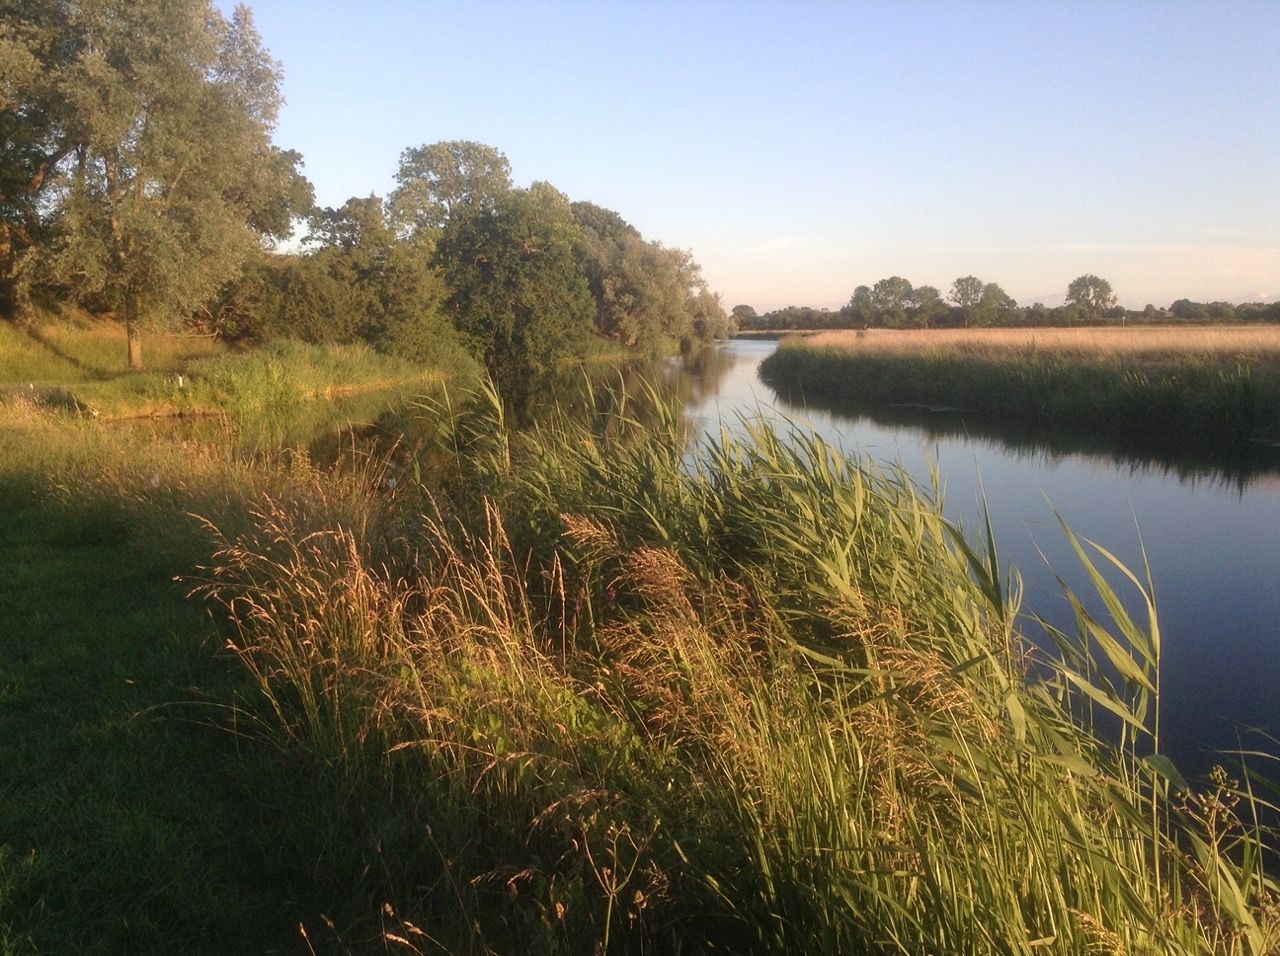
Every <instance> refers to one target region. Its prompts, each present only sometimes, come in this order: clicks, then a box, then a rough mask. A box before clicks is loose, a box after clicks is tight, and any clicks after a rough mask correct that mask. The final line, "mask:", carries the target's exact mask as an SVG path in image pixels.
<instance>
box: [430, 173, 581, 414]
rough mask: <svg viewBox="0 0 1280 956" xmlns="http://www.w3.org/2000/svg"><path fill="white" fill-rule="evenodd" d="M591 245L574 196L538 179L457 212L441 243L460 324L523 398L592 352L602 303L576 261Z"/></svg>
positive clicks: (502, 380)
mask: <svg viewBox="0 0 1280 956" xmlns="http://www.w3.org/2000/svg"><path fill="white" fill-rule="evenodd" d="M581 240H582V233H581V229H580V228H579V226H578V223H577V221H576V220H575V219H574V216H573V211H572V209H571V208H570V206H569V201H568V199H566V198H565V196H564V195H563V194H562V193H560V192H559V191H558V190H556V189H555V188H554V187H552V186H550V185H548V184H547V183H534V184H533V185H532V186H530V187H529V188H528V189H513V190H509V191H507V192H504V193H502V194H500V195H498V196H496V197H493V199H492V200H488V199H486V200H485V201H483V202H477V203H474V204H464V205H463V206H462V207H460V208H457V209H454V210H451V213H450V216H449V222H448V225H447V226H446V228H445V230H444V233H443V234H442V235H441V237H440V241H439V243H438V244H437V246H436V251H435V263H436V265H437V266H438V268H439V269H440V271H441V274H442V275H443V276H444V280H445V285H446V287H447V288H448V290H449V297H448V300H447V303H446V305H447V308H448V310H449V313H450V315H451V317H452V319H453V322H454V325H455V326H456V327H457V328H458V330H459V331H461V332H462V334H463V336H464V337H465V338H466V340H467V341H468V344H469V345H470V346H471V350H472V352H473V354H475V355H476V356H478V357H479V358H480V359H481V361H482V362H483V363H484V365H485V367H486V368H487V369H488V371H489V373H490V374H491V375H492V376H493V377H494V379H495V381H497V383H498V384H499V386H501V387H502V388H503V389H504V390H505V391H506V392H507V395H508V397H509V398H511V399H513V400H514V401H516V402H520V401H522V400H523V399H524V398H525V397H527V396H526V395H525V394H523V393H524V392H525V391H527V389H528V388H529V387H530V386H531V383H532V382H533V381H534V380H536V379H538V378H539V377H540V376H542V375H543V374H545V373H547V372H550V371H551V370H553V369H554V368H555V366H556V365H557V364H558V362H559V361H560V360H561V359H564V358H566V357H572V356H580V355H581V354H583V349H584V346H585V343H586V340H587V338H588V336H589V335H590V331H591V323H592V316H593V313H594V306H593V301H592V298H591V293H590V291H589V290H588V288H587V282H586V279H585V277H584V276H583V274H582V272H581V270H580V269H579V268H578V263H577V260H576V257H575V248H576V247H577V245H578V244H579V243H580V242H581Z"/></svg>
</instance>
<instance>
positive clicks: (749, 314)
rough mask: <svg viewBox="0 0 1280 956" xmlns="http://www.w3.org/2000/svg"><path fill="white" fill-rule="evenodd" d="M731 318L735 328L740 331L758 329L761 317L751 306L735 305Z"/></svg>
mask: <svg viewBox="0 0 1280 956" xmlns="http://www.w3.org/2000/svg"><path fill="white" fill-rule="evenodd" d="M729 318H730V319H731V320H732V321H733V323H734V326H735V327H737V328H739V329H753V328H755V327H756V323H757V322H758V321H759V319H760V316H759V314H758V313H757V312H756V310H755V309H754V308H752V307H751V306H749V305H735V306H734V307H733V308H732V309H731V310H730V312H729Z"/></svg>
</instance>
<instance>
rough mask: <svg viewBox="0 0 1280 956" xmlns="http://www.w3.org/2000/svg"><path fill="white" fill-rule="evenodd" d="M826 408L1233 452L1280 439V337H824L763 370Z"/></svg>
mask: <svg viewBox="0 0 1280 956" xmlns="http://www.w3.org/2000/svg"><path fill="white" fill-rule="evenodd" d="M761 375H762V377H764V379H765V380H766V381H767V382H768V383H769V384H770V385H773V386H774V387H776V388H779V389H780V390H782V391H784V392H786V393H790V394H801V395H804V396H806V397H809V398H812V399H816V400H818V401H821V402H824V403H826V404H836V405H840V404H847V405H850V406H853V407H856V406H857V405H859V404H862V405H882V406H883V405H925V406H936V407H944V408H948V409H951V410H960V411H964V412H974V413H978V414H982V415H986V416H990V417H992V418H995V419H1003V420H1008V421H1015V422H1020V423H1025V424H1032V425H1036V426H1043V427H1047V428H1048V427H1052V428H1057V429H1061V430H1064V431H1071V430H1073V429H1075V430H1084V431H1090V432H1096V431H1104V432H1107V433H1110V434H1115V435H1118V436H1128V437H1133V438H1137V439H1144V438H1153V437H1155V438H1160V439H1163V440H1166V441H1176V442H1184V443H1191V444H1196V445H1207V446H1212V445H1215V444H1216V445H1218V446H1220V447H1230V446H1232V445H1239V444H1241V443H1244V442H1263V443H1266V442H1280V329H1273V328H1253V327H1242V328H1236V327H1230V328H1227V327H1221V328H1199V327H1197V328H1186V329H1177V328H1159V327H1156V328H1121V329H971V330H950V331H941V330H940V331H910V332H907V331H884V330H873V331H868V332H865V333H857V332H839V333H824V334H822V335H816V336H813V337H811V338H808V339H806V340H804V341H788V342H784V343H783V344H782V346H781V347H780V348H779V349H778V351H777V352H776V353H775V354H774V355H772V356H770V357H769V358H768V359H766V360H765V362H764V363H763V364H762V366H761Z"/></svg>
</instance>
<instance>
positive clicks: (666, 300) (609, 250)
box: [572, 202, 730, 355]
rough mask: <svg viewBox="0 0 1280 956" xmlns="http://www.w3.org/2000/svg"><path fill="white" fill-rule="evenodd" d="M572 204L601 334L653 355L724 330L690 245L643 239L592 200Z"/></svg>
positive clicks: (723, 319)
mask: <svg viewBox="0 0 1280 956" xmlns="http://www.w3.org/2000/svg"><path fill="white" fill-rule="evenodd" d="M572 209H573V215H574V218H575V220H576V221H577V223H578V225H579V226H580V228H581V230H582V238H581V241H580V242H579V243H578V246H577V256H578V261H579V264H580V267H581V269H582V271H583V273H584V274H585V276H586V278H587V284H588V287H589V288H590V289H591V294H592V297H593V298H594V299H595V303H596V309H595V329H596V332H597V333H598V334H599V335H602V336H605V337H606V338H609V339H611V340H613V341H615V342H618V343H620V344H622V345H624V346H626V347H627V348H629V349H634V350H636V351H639V352H644V353H649V354H653V355H663V354H669V353H670V352H671V351H673V348H674V347H675V346H678V347H680V348H681V349H688V348H690V347H691V346H692V345H693V343H695V342H703V343H706V342H710V341H712V340H714V339H717V338H724V337H726V336H727V335H728V332H729V328H730V324H729V319H728V317H727V316H726V315H725V314H724V309H723V308H722V307H721V305H720V300H719V298H718V297H717V296H715V295H714V294H713V293H711V292H710V290H709V289H708V288H707V284H706V282H705V281H704V280H703V279H702V275H701V270H700V268H699V266H698V264H697V263H696V262H694V261H693V257H692V256H691V255H690V254H689V253H688V252H685V251H684V250H681V249H668V248H666V247H664V246H663V245H662V244H661V243H657V242H646V241H645V240H644V239H643V238H642V237H641V235H640V233H639V231H638V230H637V229H635V228H634V227H633V226H631V225H630V224H629V223H628V222H626V221H625V220H624V219H623V218H622V217H621V216H619V215H618V214H617V213H615V212H613V211H612V210H609V209H603V208H601V207H600V206H596V205H594V204H592V203H589V202H576V203H574V204H573V206H572Z"/></svg>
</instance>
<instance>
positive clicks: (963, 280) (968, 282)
mask: <svg viewBox="0 0 1280 956" xmlns="http://www.w3.org/2000/svg"><path fill="white" fill-rule="evenodd" d="M985 288H986V286H985V285H984V284H983V282H982V280H981V279H979V278H978V277H977V276H961V277H960V278H959V279H956V281H955V282H953V283H951V292H950V294H949V295H948V298H949V299H950V300H951V301H952V302H954V303H955V304H956V305H958V306H959V307H960V308H961V309H962V310H963V311H964V324H965V325H976V324H978V306H979V304H980V303H981V302H982V294H983V291H984V290H985Z"/></svg>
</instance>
